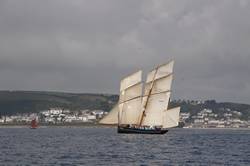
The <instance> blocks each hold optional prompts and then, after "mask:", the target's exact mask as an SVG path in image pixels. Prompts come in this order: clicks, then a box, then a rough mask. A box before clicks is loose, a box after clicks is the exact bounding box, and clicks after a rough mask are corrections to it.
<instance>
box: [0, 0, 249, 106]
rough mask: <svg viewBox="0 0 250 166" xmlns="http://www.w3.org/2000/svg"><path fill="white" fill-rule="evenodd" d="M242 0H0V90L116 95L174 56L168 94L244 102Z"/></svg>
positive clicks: (245, 22)
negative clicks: (132, 77) (126, 80)
mask: <svg viewBox="0 0 250 166" xmlns="http://www.w3.org/2000/svg"><path fill="white" fill-rule="evenodd" d="M249 16H250V2H249V1H246V0H240V1H234V0H221V1H217V0H212V1H210V0H205V1H200V0H184V1H174V0H164V1H163V0H162V1H139V0H138V1H134V0H129V1H122V0H120V1H117V0H105V1H97V0H93V1H84V0H78V1H66V0H65V1H64V0H63V1H62V0H55V1H49V0H48V1H32V0H18V1H7V0H4V1H1V2H0V36H1V38H0V89H19V90H22V89H25V90H58V91H71V92H81V93H82V92H93V93H95V92H100V93H101V92H105V93H118V89H119V80H120V79H121V78H122V77H123V76H124V75H127V74H128V73H131V72H133V71H135V70H137V69H140V68H142V69H144V70H145V71H148V70H150V69H151V68H152V67H154V66H155V65H156V64H159V63H163V62H166V61H168V60H169V59H175V60H176V66H175V80H174V84H173V97H174V98H187V99H211V98H214V99H217V100H220V101H236V102H245V103H249V102H250V97H249V93H250V83H249V82H250V77H249V74H248V72H249V71H250V66H249V62H250V47H249V43H250V21H249V18H248V17H249Z"/></svg>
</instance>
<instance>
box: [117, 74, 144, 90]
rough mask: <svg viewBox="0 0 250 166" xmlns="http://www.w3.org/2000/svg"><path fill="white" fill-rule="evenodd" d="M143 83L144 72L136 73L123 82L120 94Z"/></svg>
mask: <svg viewBox="0 0 250 166" xmlns="http://www.w3.org/2000/svg"><path fill="white" fill-rule="evenodd" d="M141 81H142V71H141V70H139V71H138V72H135V73H133V74H131V75H129V76H128V77H126V78H124V79H123V80H121V85H120V92H122V91H124V90H125V89H127V88H129V87H131V86H134V85H136V84H138V83H139V82H141Z"/></svg>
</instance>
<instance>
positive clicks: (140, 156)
mask: <svg viewBox="0 0 250 166" xmlns="http://www.w3.org/2000/svg"><path fill="white" fill-rule="evenodd" d="M0 165H124V166H125V165H126V166H127V165H192V166H193V165H248V166H249V165H250V130H233V129H172V130H170V131H169V132H168V133H167V134H165V135H123V134H117V133H116V128H105V127H48V128H38V129H36V130H32V129H29V128H25V127H23V128H0Z"/></svg>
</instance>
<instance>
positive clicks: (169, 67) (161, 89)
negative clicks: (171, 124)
mask: <svg viewBox="0 0 250 166" xmlns="http://www.w3.org/2000/svg"><path fill="white" fill-rule="evenodd" d="M173 65H174V61H171V62H169V63H167V64H164V65H161V66H159V67H158V68H156V69H154V70H153V71H151V72H149V74H148V75H147V81H146V85H145V90H144V96H145V97H143V102H142V105H143V107H144V115H142V116H141V117H142V120H141V125H144V126H162V125H163V115H164V111H165V110H166V109H167V108H168V103H169V99H170V93H171V92H170V89H171V84H172V80H173V75H172V72H173Z"/></svg>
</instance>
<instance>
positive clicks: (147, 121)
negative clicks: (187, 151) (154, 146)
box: [100, 61, 180, 134]
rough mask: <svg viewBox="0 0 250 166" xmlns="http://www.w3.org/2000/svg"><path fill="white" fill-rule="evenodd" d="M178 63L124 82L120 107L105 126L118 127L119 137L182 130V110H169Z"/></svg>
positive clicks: (103, 120)
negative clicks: (143, 79)
mask: <svg viewBox="0 0 250 166" xmlns="http://www.w3.org/2000/svg"><path fill="white" fill-rule="evenodd" d="M173 66H174V61H170V62H168V63H166V64H163V65H160V66H157V67H156V68H155V69H153V70H152V71H150V72H149V73H148V74H147V78H146V81H145V83H143V81H142V71H141V70H140V71H137V72H135V73H133V74H131V75H129V76H127V77H126V78H124V79H123V80H122V81H121V84H120V98H119V103H118V104H117V105H116V106H115V107H114V108H113V109H112V110H111V111H110V113H109V114H108V115H107V116H105V117H104V118H103V119H102V120H101V121H100V123H101V124H117V125H118V128H117V131H118V133H127V134H129V133H134V134H165V133H166V132H168V130H169V128H172V127H176V126H178V122H179V114H180V107H175V108H171V109H169V108H168V106H169V101H170V94H171V84H172V80H173Z"/></svg>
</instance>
